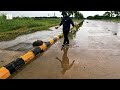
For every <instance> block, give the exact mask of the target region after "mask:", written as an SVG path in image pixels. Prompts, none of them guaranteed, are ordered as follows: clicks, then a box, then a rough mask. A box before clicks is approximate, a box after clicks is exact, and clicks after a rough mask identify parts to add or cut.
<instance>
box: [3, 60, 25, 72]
mask: <svg viewBox="0 0 120 90" xmlns="http://www.w3.org/2000/svg"><path fill="white" fill-rule="evenodd" d="M24 64H25V62H24V60H23V59H22V58H17V59H16V60H15V61H12V62H10V63H9V64H7V65H5V66H4V67H5V68H7V69H8V70H9V72H10V74H13V73H14V72H15V71H17V70H18V69H19V68H21V67H22V66H23V65H24Z"/></svg>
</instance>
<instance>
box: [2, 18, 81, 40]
mask: <svg viewBox="0 0 120 90" xmlns="http://www.w3.org/2000/svg"><path fill="white" fill-rule="evenodd" d="M60 21H61V19H58V18H41V19H33V18H16V19H12V20H6V19H5V17H4V16H0V41H8V40H12V39H15V38H16V37H17V36H20V35H23V34H29V33H33V32H36V31H41V30H49V29H48V28H49V27H52V26H55V25H58V24H59V23H60ZM73 21H74V22H78V23H79V22H80V20H77V19H73Z"/></svg>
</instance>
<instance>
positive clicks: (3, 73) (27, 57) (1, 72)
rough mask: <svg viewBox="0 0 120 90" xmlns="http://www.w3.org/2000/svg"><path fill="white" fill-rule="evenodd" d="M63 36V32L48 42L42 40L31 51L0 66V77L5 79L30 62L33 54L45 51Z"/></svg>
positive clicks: (33, 56)
mask: <svg viewBox="0 0 120 90" xmlns="http://www.w3.org/2000/svg"><path fill="white" fill-rule="evenodd" d="M62 37H63V34H60V35H58V36H56V37H55V38H53V39H50V40H49V41H48V42H44V43H43V44H42V45H41V46H37V47H36V48H34V49H33V50H31V51H28V52H27V53H26V54H24V55H23V56H20V57H19V58H17V59H16V60H14V61H12V62H10V63H9V64H7V65H5V66H3V67H1V68H0V79H7V78H8V77H9V76H10V75H12V74H13V73H14V72H15V71H17V70H18V69H19V68H21V67H22V66H23V65H25V64H26V63H28V62H30V61H31V60H32V59H33V58H35V56H37V55H38V54H40V53H41V52H43V51H45V50H46V49H47V48H48V47H49V46H51V45H52V44H54V43H55V42H57V41H58V40H59V39H60V38H62Z"/></svg>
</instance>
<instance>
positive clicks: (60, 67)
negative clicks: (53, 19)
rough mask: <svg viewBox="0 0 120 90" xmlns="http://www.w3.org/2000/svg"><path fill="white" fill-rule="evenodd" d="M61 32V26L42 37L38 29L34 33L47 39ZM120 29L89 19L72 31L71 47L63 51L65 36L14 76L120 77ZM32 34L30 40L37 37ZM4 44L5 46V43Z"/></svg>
mask: <svg viewBox="0 0 120 90" xmlns="http://www.w3.org/2000/svg"><path fill="white" fill-rule="evenodd" d="M52 29H54V28H52ZM61 31H62V30H61V28H60V29H59V30H53V31H50V32H51V33H47V31H43V33H39V34H40V36H39V34H38V33H37V32H36V34H37V35H36V34H35V33H33V34H34V35H36V38H37V39H41V40H47V39H49V38H50V37H52V36H53V37H54V35H55V34H56V35H58V33H61ZM119 31H120V23H115V22H106V21H97V20H96V21H95V20H85V21H84V22H83V25H82V27H80V28H79V30H78V31H77V32H75V33H74V34H69V39H70V46H69V47H68V46H66V47H65V48H64V49H62V50H61V45H62V42H63V38H62V39H61V40H59V41H58V42H56V43H55V44H54V45H52V46H51V47H50V48H49V49H48V50H47V51H46V52H44V53H43V55H41V56H38V57H37V58H36V59H35V60H33V61H32V62H31V63H29V64H27V65H26V66H25V67H23V68H22V69H21V70H19V71H18V72H17V73H15V74H14V75H12V76H11V77H10V79H119V78H120V70H119V68H120V34H119V33H120V32H119ZM114 33H117V35H114ZM33 34H32V35H33ZM51 34H52V35H51ZM29 35H30V34H29ZM32 35H30V36H31V37H30V36H27V39H26V41H27V42H28V43H32V42H33V41H34V39H36V38H32ZM34 35H33V37H35V36H34ZM44 35H46V36H45V37H42V36H44ZM47 36H48V37H47ZM29 37H30V38H31V39H30V38H29ZM46 37H47V38H46ZM21 38H23V37H21ZM45 38H46V39H45ZM32 40H33V41H32ZM0 47H1V48H3V47H2V46H1V44H0ZM21 54H23V52H22V53H20V54H19V55H21ZM17 55H18V54H17ZM14 58H15V57H14Z"/></svg>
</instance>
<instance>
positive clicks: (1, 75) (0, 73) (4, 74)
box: [0, 67, 11, 79]
mask: <svg viewBox="0 0 120 90" xmlns="http://www.w3.org/2000/svg"><path fill="white" fill-rule="evenodd" d="M10 75H11V74H10V72H9V70H8V69H6V68H5V67H2V68H0V79H6V78H8V77H9V76H10Z"/></svg>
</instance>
